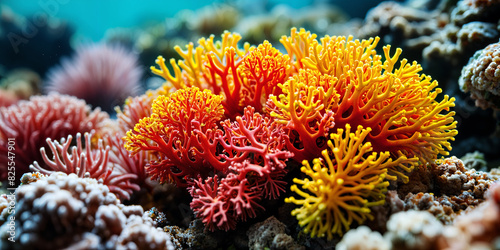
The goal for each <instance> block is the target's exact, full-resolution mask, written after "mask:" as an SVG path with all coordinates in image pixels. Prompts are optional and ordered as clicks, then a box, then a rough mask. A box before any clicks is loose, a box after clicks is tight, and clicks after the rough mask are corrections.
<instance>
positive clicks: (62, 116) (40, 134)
mask: <svg viewBox="0 0 500 250" xmlns="http://www.w3.org/2000/svg"><path fill="white" fill-rule="evenodd" d="M108 117H109V116H108V114H106V113H104V112H101V111H100V109H98V108H97V109H94V110H92V109H91V108H90V106H88V105H87V104H86V103H85V101H83V100H79V99H77V98H75V97H70V96H67V95H60V94H57V93H50V94H48V95H45V96H32V97H31V98H30V99H29V101H19V102H18V103H17V104H15V105H12V106H9V107H2V108H0V153H1V154H0V170H1V171H0V179H1V180H6V179H7V161H8V158H7V156H8V152H10V151H9V150H8V146H7V145H8V140H9V139H11V140H13V141H14V142H15V146H14V147H13V148H14V150H13V151H12V153H14V154H15V157H13V158H15V159H14V161H15V165H16V180H19V178H20V177H21V175H22V174H24V173H26V172H28V171H29V165H30V164H32V163H33V162H34V161H37V162H39V163H41V162H43V158H42V155H41V154H40V148H42V147H47V146H48V144H47V143H46V138H52V139H53V140H59V139H61V138H63V137H66V136H68V135H76V134H77V133H85V132H90V131H92V130H96V131H98V130H99V129H100V128H101V127H102V126H103V124H104V123H103V122H104V121H105V120H107V119H108Z"/></svg>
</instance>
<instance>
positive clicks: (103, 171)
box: [30, 133, 139, 199]
mask: <svg viewBox="0 0 500 250" xmlns="http://www.w3.org/2000/svg"><path fill="white" fill-rule="evenodd" d="M91 137H92V135H91V134H89V133H85V148H84V147H83V145H82V141H81V135H80V133H78V134H77V135H76V146H73V147H71V141H72V139H73V137H72V136H71V135H69V136H68V138H67V140H64V139H63V140H62V141H61V143H59V142H58V141H52V140H51V139H47V144H48V145H49V148H50V150H51V151H52V155H53V160H50V159H49V157H48V156H47V153H46V152H45V148H44V147H42V148H41V149H40V152H41V154H42V158H43V160H44V162H45V165H46V166H44V167H41V166H40V165H39V164H38V162H36V161H35V162H34V163H33V165H31V166H30V169H31V170H33V171H39V172H41V173H42V174H46V175H50V174H52V173H53V172H57V171H59V172H64V173H66V174H70V173H74V174H77V175H78V177H81V178H83V177H86V175H88V177H90V178H94V179H97V180H102V182H103V184H105V185H107V186H108V187H109V190H110V191H111V192H113V193H115V194H117V195H119V196H120V197H121V198H122V199H130V194H132V192H133V191H134V190H135V191H137V190H139V186H138V185H136V184H133V183H131V180H134V179H136V178H137V175H136V174H133V173H130V172H125V171H124V169H123V168H122V167H121V166H119V165H115V164H113V163H112V162H110V161H109V150H110V148H109V146H106V147H105V148H104V146H103V141H102V140H101V139H100V140H99V141H98V147H97V149H92V147H91ZM70 147H71V148H70Z"/></svg>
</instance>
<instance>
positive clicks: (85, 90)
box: [46, 44, 142, 112]
mask: <svg viewBox="0 0 500 250" xmlns="http://www.w3.org/2000/svg"><path fill="white" fill-rule="evenodd" d="M141 75H142V70H141V68H140V67H139V65H138V62H137V56H136V55H135V54H133V52H130V51H127V50H126V49H124V48H122V47H119V46H111V45H106V44H95V45H89V46H85V47H80V48H78V49H77V50H76V54H75V55H73V57H72V58H70V59H65V60H63V61H62V62H61V65H60V66H56V67H54V68H53V69H51V70H50V72H49V73H48V79H47V87H46V91H47V92H51V91H55V92H59V93H61V94H67V95H72V96H76V97H77V98H80V99H83V100H85V101H86V102H87V103H88V104H91V105H92V106H93V107H100V108H101V109H102V110H104V111H107V112H110V111H113V110H114V107H115V106H117V105H121V104H122V103H123V101H125V99H126V98H127V97H129V96H135V95H137V94H138V93H139V91H140V88H141V86H140V82H139V81H140V79H141Z"/></svg>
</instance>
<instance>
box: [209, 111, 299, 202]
mask: <svg viewBox="0 0 500 250" xmlns="http://www.w3.org/2000/svg"><path fill="white" fill-rule="evenodd" d="M221 124H222V126H223V127H224V131H225V134H224V136H223V137H222V136H221V137H219V138H218V139H219V141H220V143H221V145H222V147H223V148H224V149H225V150H224V152H225V153H226V154H225V155H224V154H221V157H223V158H224V159H225V160H227V161H228V162H229V163H231V164H232V170H233V171H236V172H237V173H238V174H239V175H240V176H241V177H246V176H247V175H252V174H253V178H252V180H253V182H252V184H256V185H257V186H258V187H261V188H262V189H261V190H262V193H263V194H264V196H266V197H268V196H270V197H272V198H277V197H278V196H279V193H280V192H282V191H283V186H284V184H285V183H284V182H281V181H279V179H281V177H283V176H284V175H285V174H286V170H285V167H286V164H285V161H286V160H288V159H289V158H291V157H293V154H292V153H290V152H289V151H288V150H286V143H285V142H286V141H287V140H288V137H287V135H286V134H285V133H284V131H283V125H281V124H279V123H277V122H276V121H275V120H274V119H271V118H269V117H263V116H262V115H261V114H259V113H256V112H255V109H254V108H253V107H247V108H245V112H244V116H238V117H236V121H235V122H230V120H225V121H224V122H222V123H221Z"/></svg>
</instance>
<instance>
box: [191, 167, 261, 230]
mask: <svg viewBox="0 0 500 250" xmlns="http://www.w3.org/2000/svg"><path fill="white" fill-rule="evenodd" d="M190 193H191V196H192V197H193V201H192V202H191V204H190V205H191V208H192V209H193V211H194V212H195V213H196V215H197V216H198V217H200V218H202V221H203V223H205V225H206V226H207V228H208V229H210V230H211V231H214V230H215V229H216V228H218V229H222V230H225V231H228V230H229V229H235V228H236V222H237V221H238V220H243V221H245V220H246V219H247V218H248V217H250V218H253V217H255V216H256V210H263V209H264V208H263V207H262V206H261V205H259V204H258V203H257V202H258V201H259V200H260V198H261V195H260V192H259V191H258V190H256V188H255V187H252V186H250V185H248V180H247V179H245V178H243V179H239V176H238V175H236V174H232V173H230V174H228V175H227V176H226V177H225V178H223V179H221V180H220V181H219V179H218V176H217V175H215V176H214V177H213V178H212V177H208V178H207V180H206V181H205V182H203V180H201V179H198V180H194V181H193V183H192V186H191V188H190Z"/></svg>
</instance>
